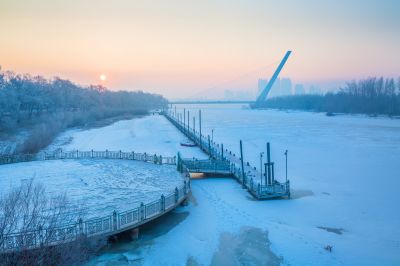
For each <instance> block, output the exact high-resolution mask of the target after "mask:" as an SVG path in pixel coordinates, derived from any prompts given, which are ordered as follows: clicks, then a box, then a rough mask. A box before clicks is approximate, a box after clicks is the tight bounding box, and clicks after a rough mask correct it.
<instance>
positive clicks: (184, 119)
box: [183, 108, 186, 132]
mask: <svg viewBox="0 0 400 266" xmlns="http://www.w3.org/2000/svg"><path fill="white" fill-rule="evenodd" d="M185 128H186V109H185V108H183V132H185Z"/></svg>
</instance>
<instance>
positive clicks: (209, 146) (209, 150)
mask: <svg viewBox="0 0 400 266" xmlns="http://www.w3.org/2000/svg"><path fill="white" fill-rule="evenodd" d="M208 154H209V155H210V157H212V153H211V142H210V135H208Z"/></svg>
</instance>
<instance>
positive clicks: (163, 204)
mask: <svg viewBox="0 0 400 266" xmlns="http://www.w3.org/2000/svg"><path fill="white" fill-rule="evenodd" d="M161 211H162V212H165V197H164V194H161Z"/></svg>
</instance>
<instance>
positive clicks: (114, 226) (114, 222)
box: [112, 210, 118, 231]
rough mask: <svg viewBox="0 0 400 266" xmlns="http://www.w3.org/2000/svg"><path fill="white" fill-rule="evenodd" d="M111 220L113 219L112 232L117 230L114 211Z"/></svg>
mask: <svg viewBox="0 0 400 266" xmlns="http://www.w3.org/2000/svg"><path fill="white" fill-rule="evenodd" d="M112 219H113V230H114V231H117V230H118V223H117V212H116V211H115V210H114V211H113V214H112Z"/></svg>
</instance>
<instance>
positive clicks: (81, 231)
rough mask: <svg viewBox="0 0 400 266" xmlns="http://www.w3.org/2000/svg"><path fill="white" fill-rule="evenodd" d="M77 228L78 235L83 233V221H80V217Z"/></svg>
mask: <svg viewBox="0 0 400 266" xmlns="http://www.w3.org/2000/svg"><path fill="white" fill-rule="evenodd" d="M78 230H79V235H83V221H82V218H79V219H78Z"/></svg>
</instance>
